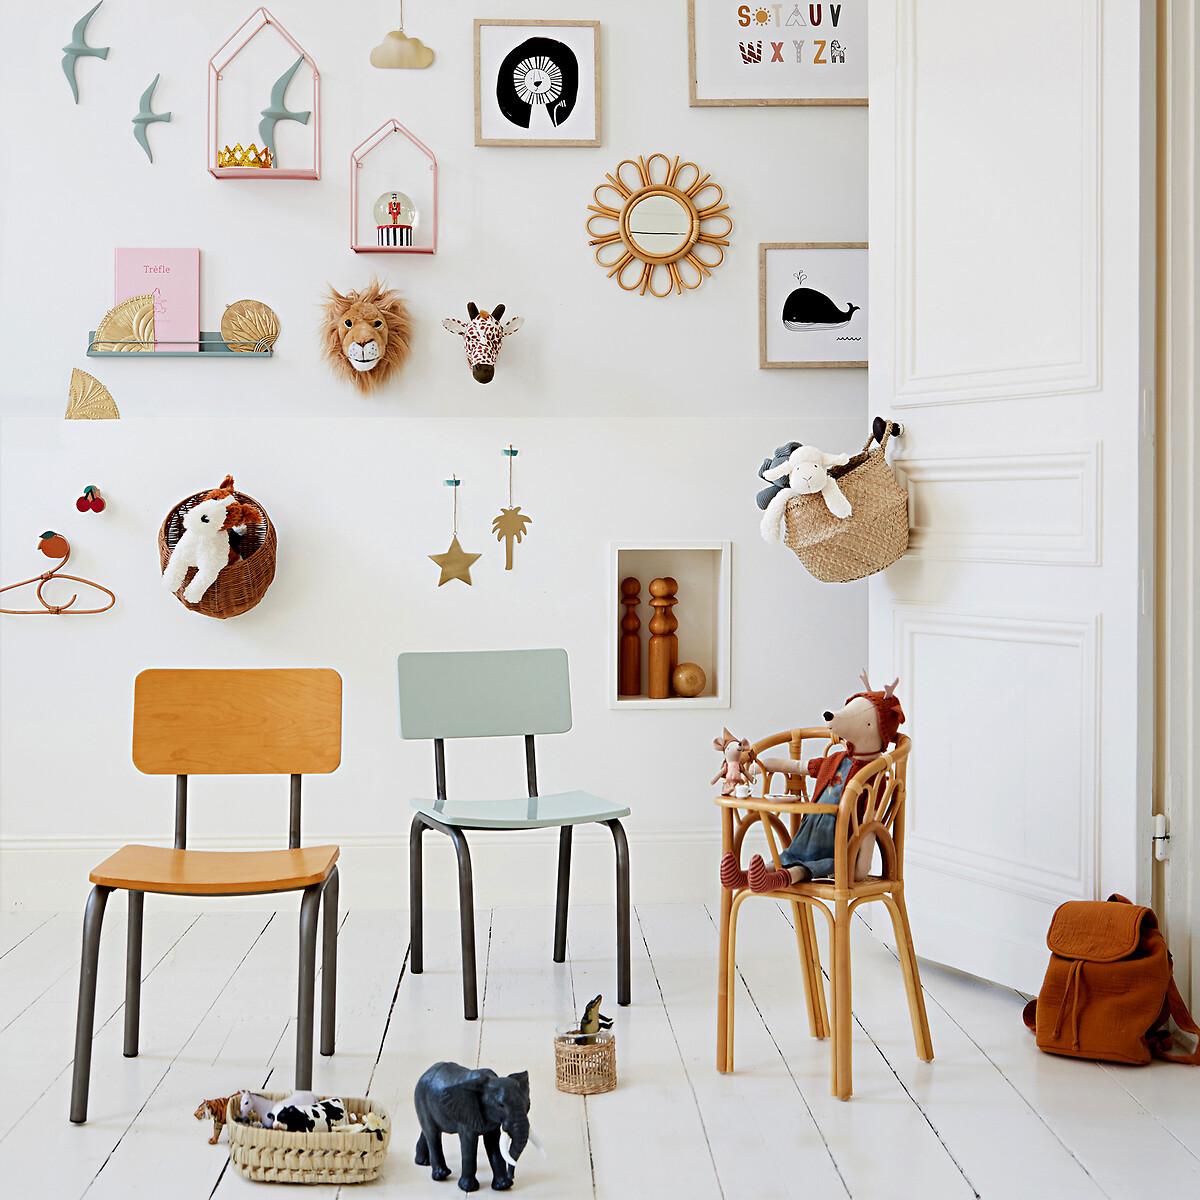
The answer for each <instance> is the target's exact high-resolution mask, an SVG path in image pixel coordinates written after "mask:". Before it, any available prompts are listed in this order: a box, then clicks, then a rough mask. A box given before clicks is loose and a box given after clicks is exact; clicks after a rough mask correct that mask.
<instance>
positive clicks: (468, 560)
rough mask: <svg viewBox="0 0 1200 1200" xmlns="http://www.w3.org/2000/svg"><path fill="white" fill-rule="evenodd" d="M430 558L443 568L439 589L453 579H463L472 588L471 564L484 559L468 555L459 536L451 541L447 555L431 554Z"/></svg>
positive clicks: (479, 556) (475, 555)
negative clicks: (478, 559) (459, 541)
mask: <svg viewBox="0 0 1200 1200" xmlns="http://www.w3.org/2000/svg"><path fill="white" fill-rule="evenodd" d="M429 557H430V558H431V559H432V560H433V561H434V562H435V563H437V565H438V566H439V567H441V568H442V574H441V578H440V579H439V580H438V587H441V586H442V584H443V583H449V582H450V580H451V579H461V580H462V581H463V583H465V584H466V585H467V587H470V586H471V564H472V563H473V562H474V561H475V560H476V559H477V558H482V557H483V555H482V554H468V553H467V552H466V551H465V550H464V549H463V548H462V547H461V546H460V545H459V544H458V535H457V534H455V536H454V537H453V538H452V539H451V541H450V548H449V549H448V550H447V551H446V553H445V554H431V555H429Z"/></svg>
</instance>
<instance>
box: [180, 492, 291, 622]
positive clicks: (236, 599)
mask: <svg viewBox="0 0 1200 1200" xmlns="http://www.w3.org/2000/svg"><path fill="white" fill-rule="evenodd" d="M209 490H211V489H209ZM233 494H234V496H236V497H237V499H238V501H239V503H242V504H253V505H254V507H255V508H257V509H258V511H259V512H261V513H262V515H263V524H261V525H250V526H247V528H246V532H245V533H244V534H242V535H241V536H240V537H239V538H238V539H237V543H236V547H235V548H236V549H237V552H238V554H239V557H238V558H237V559H236V560H235V561H234V562H231V563H230V564H229V566H227V567H225V568H224V569H223V570H222V571H221V573H220V574H219V575H218V576H217V578H216V579H215V580H214V582H213V584H212V586H211V587H210V588H209V589H208V591H207V592H205V593H204V595H203V596H201V597H200V603H199V604H193V603H192V602H191V601H190V600H185V599H184V598H183V589H184V588H185V587H187V585H188V584H189V583H190V582H191V580H192V576H193V575H194V574H195V573H196V571H195V568H194V567H189V568H188V571H187V574H186V575H185V576H184V579H183V583H182V585H181V586H180V588H179V591H178V592H176V598H177V599H178V601H179V603H180V604H182V605H183V606H184V607H185V608H190V609H191V610H192V612H198V613H203V614H204V616H206V617H217V618H218V619H219V620H224V619H225V618H226V617H238V616H241V614H242V613H244V612H249V611H250V609H252V608H253V607H254V606H255V605H256V604H257V603H258V602H259V601H260V600H261V599H262V598H263V597H264V596H265V595H266V594H267V588H269V587H270V586H271V580H272V579H274V578H275V551H276V548H277V546H278V542H277V539H276V536H275V526H274V524H273V523H272V521H271V518H270V517H269V516H268V515H267V510H266V509H265V508H263V506H262V505H261V504H259V502H258V501H257V500H255V499H254V497H253V496H248V495H246V493H245V492H239V491H235V492H234V493H233ZM207 495H208V491H203V492H197V493H196V494H195V495H194V496H189V497H188V498H187V499H186V500H180V502H179V503H178V504H177V505H175V507H174V508H173V509H171V511H170V512H169V513H168V514H167V516H166V519H165V520H164V521H163V523H162V527H161V528H160V529H159V531H158V560H159V569H160V570H162V571H165V570H166V569H167V563H168V562H169V561H170V558H171V553H172V551H173V550H174V549H175V547H176V546H177V545H178V544H179V539H180V538H181V537H183V532H184V531H183V517H184V514H185V513H186V512H188V510H189V509H191V508H193V507H195V505H197V504H199V503H200V501H201V500H203V499H204V498H205V496H207Z"/></svg>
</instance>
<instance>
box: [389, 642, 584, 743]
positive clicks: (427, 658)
mask: <svg viewBox="0 0 1200 1200" xmlns="http://www.w3.org/2000/svg"><path fill="white" fill-rule="evenodd" d="M397 670H398V675H399V680H400V736H401V737H403V738H406V739H410V740H411V739H424V738H435V739H443V738H471V737H515V736H519V735H526V736H528V735H532V734H536V733H566V732H567V730H569V729H570V728H571V685H570V679H569V677H568V673H567V652H566V651H565V650H465V651H457V652H445V653H424V652H415V653H409V654H401V655H400V656H399V658H398V660H397Z"/></svg>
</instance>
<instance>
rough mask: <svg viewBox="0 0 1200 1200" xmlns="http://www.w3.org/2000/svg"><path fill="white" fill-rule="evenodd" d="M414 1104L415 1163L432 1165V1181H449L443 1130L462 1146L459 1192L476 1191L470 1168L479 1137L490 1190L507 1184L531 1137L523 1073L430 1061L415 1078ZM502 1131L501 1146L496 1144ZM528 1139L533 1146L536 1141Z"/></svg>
mask: <svg viewBox="0 0 1200 1200" xmlns="http://www.w3.org/2000/svg"><path fill="white" fill-rule="evenodd" d="M413 1103H414V1104H415V1105H416V1109H417V1120H418V1121H419V1122H420V1123H421V1136H420V1137H419V1138H418V1139H417V1155H416V1162H417V1166H418V1167H429V1166H431V1167H432V1168H433V1170H432V1171H431V1174H432V1176H433V1178H434V1179H437V1180H442V1179H449V1178H450V1168H449V1167H448V1166H446V1156H445V1155H444V1154H443V1153H442V1134H443V1133H457V1134H458V1140H459V1143H460V1145H461V1146H462V1173H461V1174H460V1175H459V1177H458V1186H459V1187H460V1188H462V1190H463V1191H464V1192H474V1191H478V1189H479V1180H478V1179H477V1178H476V1176H475V1168H476V1159H477V1155H478V1151H479V1139H480V1137H481V1136H482V1138H483V1148H484V1150H485V1151H486V1152H487V1156H488V1162H490V1163H491V1164H492V1188H493V1189H494V1190H495V1191H497V1192H503V1191H507V1190H508V1189H509V1188H510V1187H512V1185H513V1176H514V1175H515V1174H516V1166H517V1159H518V1158H520V1157H521V1151H522V1150H524V1149H525V1146H526V1143H528V1142H529V1141H530V1140H531V1136H530V1132H529V1072H528V1071H518V1072H517V1073H516V1074H515V1075H497V1074H496V1072H495V1071H492V1070H489V1069H488V1068H487V1067H481V1068H480V1069H478V1070H475V1071H472V1070H469V1069H468V1068H467V1067H462V1066H459V1064H458V1063H452V1062H439V1063H434V1064H433V1066H432V1067H430V1068H429V1070H428V1071H426V1072H425V1074H424V1075H422V1076H421V1078H420V1079H418V1080H417V1088H416V1092H415V1093H414V1095H413ZM502 1133H503V1135H504V1138H505V1143H506V1144H505V1145H504V1146H501V1142H500V1139H501V1134H502ZM533 1140H534V1144H535V1145H536V1144H537V1142H536V1139H533Z"/></svg>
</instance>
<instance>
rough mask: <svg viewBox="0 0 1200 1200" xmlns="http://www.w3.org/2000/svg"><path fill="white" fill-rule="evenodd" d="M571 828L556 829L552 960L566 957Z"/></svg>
mask: <svg viewBox="0 0 1200 1200" xmlns="http://www.w3.org/2000/svg"><path fill="white" fill-rule="evenodd" d="M571 829H572V827H571V826H570V825H564V826H563V827H562V828H561V829H560V830H559V831H558V893H557V897H556V901H555V905H554V961H555V962H557V963H560V962H565V961H566V958H567V897H568V893H569V892H570V889H571Z"/></svg>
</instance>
